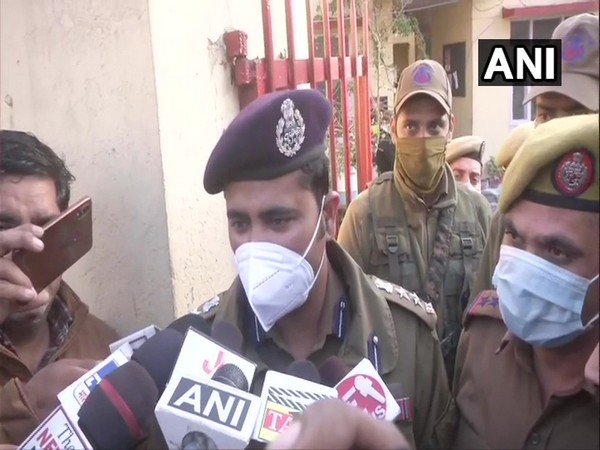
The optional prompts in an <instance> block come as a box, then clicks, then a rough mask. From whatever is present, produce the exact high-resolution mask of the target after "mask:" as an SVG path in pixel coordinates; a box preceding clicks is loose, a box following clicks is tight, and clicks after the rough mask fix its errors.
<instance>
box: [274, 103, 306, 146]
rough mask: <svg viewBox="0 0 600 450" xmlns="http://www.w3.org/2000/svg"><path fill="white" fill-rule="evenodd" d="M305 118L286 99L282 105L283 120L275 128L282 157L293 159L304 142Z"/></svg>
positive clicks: (276, 141)
mask: <svg viewBox="0 0 600 450" xmlns="http://www.w3.org/2000/svg"><path fill="white" fill-rule="evenodd" d="M305 128H306V126H305V125H304V118H303V117H302V114H300V111H298V110H297V109H296V107H295V105H294V102H293V101H292V100H291V99H289V98H286V99H285V100H284V101H283V103H282V104H281V118H280V119H279V121H278V122H277V127H275V143H276V144H277V149H278V150H279V152H280V153H281V154H282V155H285V156H287V157H288V158H291V157H293V156H294V155H295V154H296V153H298V150H300V147H301V146H302V143H303V142H304V131H305Z"/></svg>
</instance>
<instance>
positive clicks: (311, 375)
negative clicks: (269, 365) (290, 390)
mask: <svg viewBox="0 0 600 450" xmlns="http://www.w3.org/2000/svg"><path fill="white" fill-rule="evenodd" d="M286 373H287V374H288V375H291V376H293V377H298V378H302V379H303V380H306V381H310V382H312V383H320V382H321V375H320V374H319V371H318V370H317V368H316V367H315V365H314V364H313V363H311V362H310V361H306V360H297V361H294V362H293V363H291V364H290V365H289V366H288V368H287V370H286Z"/></svg>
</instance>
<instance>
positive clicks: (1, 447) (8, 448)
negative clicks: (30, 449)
mask: <svg viewBox="0 0 600 450" xmlns="http://www.w3.org/2000/svg"><path fill="white" fill-rule="evenodd" d="M18 448H19V447H17V446H16V445H12V444H0V450H17V449H18Z"/></svg>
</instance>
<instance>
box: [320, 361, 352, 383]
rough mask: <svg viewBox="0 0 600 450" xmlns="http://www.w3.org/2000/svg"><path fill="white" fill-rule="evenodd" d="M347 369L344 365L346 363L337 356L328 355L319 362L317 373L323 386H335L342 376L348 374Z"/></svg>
mask: <svg viewBox="0 0 600 450" xmlns="http://www.w3.org/2000/svg"><path fill="white" fill-rule="evenodd" d="M348 372H349V370H348V368H347V367H346V363H345V362H344V360H343V359H342V358H340V357H339V356H330V357H329V358H327V359H326V360H325V362H323V364H321V366H320V367H319V374H320V375H321V380H322V381H321V383H322V384H324V385H325V386H329V387H335V385H336V384H338V383H339V382H340V381H342V378H344V377H345V376H346V375H347V374H348Z"/></svg>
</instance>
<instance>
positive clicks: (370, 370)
mask: <svg viewBox="0 0 600 450" xmlns="http://www.w3.org/2000/svg"><path fill="white" fill-rule="evenodd" d="M335 388H336V390H337V393H338V398H339V399H341V400H342V401H343V402H345V403H348V404H349V405H352V406H356V407H359V408H361V409H362V410H363V411H365V412H367V413H369V414H370V415H371V416H373V417H375V418H376V419H385V420H389V421H392V420H394V419H395V418H396V417H397V416H398V414H399V413H400V406H399V405H398V403H397V402H396V399H395V398H394V396H393V395H392V393H391V392H390V389H389V388H388V387H387V386H386V385H385V383H384V382H383V380H382V379H381V376H380V375H379V373H378V372H377V370H376V369H375V367H373V364H371V361H369V360H368V359H366V358H365V359H363V360H362V361H361V362H360V363H358V364H357V365H356V366H355V367H354V368H353V369H352V370H351V371H350V372H349V373H348V374H347V375H346V376H345V377H343V378H342V380H341V381H340V382H339V383H337V384H336V386H335ZM395 389H399V390H401V389H402V387H401V386H400V388H397V387H395Z"/></svg>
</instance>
